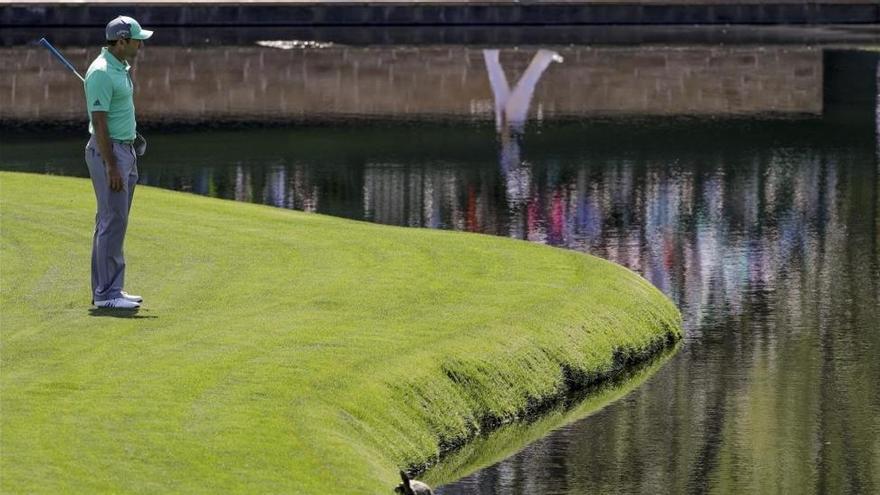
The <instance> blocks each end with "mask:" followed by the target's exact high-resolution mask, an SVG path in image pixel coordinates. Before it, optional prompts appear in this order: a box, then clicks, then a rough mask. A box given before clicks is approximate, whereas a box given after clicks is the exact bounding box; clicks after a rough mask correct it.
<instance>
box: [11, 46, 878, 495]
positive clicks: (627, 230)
mask: <svg viewBox="0 0 880 495" xmlns="http://www.w3.org/2000/svg"><path fill="white" fill-rule="evenodd" d="M415 50H416V51H418V49H415ZM432 50H433V51H432ZM455 50H457V49H449V50H447V52H448V53H453V54H458V53H465V52H458V51H455ZM613 50H614V49H612V51H613ZM712 50H714V49H712ZM712 50H710V52H711V51H712ZM556 52H558V53H559V54H560V55H561V56H562V57H563V58H564V61H563V62H561V63H558V62H551V63H550V64H549V65H547V67H545V68H544V69H543V70H544V71H546V72H544V73H543V74H541V75H540V76H539V77H538V82H536V84H537V88H536V89H535V88H533V89H534V92H528V93H529V94H528V95H526V96H528V98H526V99H530V101H527V102H525V103H523V102H522V101H520V102H519V103H518V104H519V105H523V104H525V105H527V106H528V112H527V115H526V117H519V118H518V117H517V115H518V114H517V112H516V111H509V112H506V113H505V111H501V113H500V114H499V113H498V109H499V105H497V104H498V102H499V89H498V88H497V87H496V88H495V89H494V90H493V88H492V86H491V85H490V82H489V77H488V72H487V69H488V68H489V67H491V60H490V59H487V58H485V57H486V55H485V52H483V50H482V49H474V50H472V51H468V52H467V53H465V55H466V56H467V59H468V60H469V62H468V65H467V67H468V68H469V69H468V70H471V71H472V72H474V73H476V74H478V76H474V75H473V74H471V75H469V76H467V77H479V78H482V79H474V80H481V81H482V85H481V86H479V90H478V91H480V92H481V93H480V94H479V95H477V96H475V97H473V98H470V99H468V98H451V99H450V100H449V102H448V103H447V104H446V106H445V107H443V108H444V110H443V111H439V110H436V109H437V108H440V107H438V106H434V107H432V106H430V105H428V106H426V107H425V108H427V109H428V110H426V112H425V113H426V114H430V115H428V116H427V117H424V118H419V117H418V116H415V117H414V116H413V114H411V113H406V115H407V117H406V118H405V119H400V118H397V117H396V115H395V114H394V112H393V111H391V110H389V109H388V108H385V109H384V110H383V109H381V108H380V109H379V110H382V112H384V113H382V112H379V113H380V114H381V115H378V116H377V115H375V114H374V115H370V116H367V117H364V116H361V117H359V118H349V117H341V115H343V114H345V113H346V112H345V109H344V108H343V109H341V110H339V112H336V113H334V112H333V111H330V112H329V116H328V115H322V116H320V119H318V122H317V123H315V122H312V121H310V120H309V119H308V118H304V119H302V120H300V121H298V124H297V125H295V126H282V127H273V128H259V129H253V128H244V129H237V130H236V129H231V130H212V131H199V130H195V128H192V127H188V128H186V129H184V130H178V131H171V130H167V129H166V130H165V131H163V130H162V129H161V128H160V127H159V126H158V125H156V124H154V125H153V126H152V127H150V126H146V127H147V131H149V132H147V134H148V139H149V140H150V151H149V154H148V156H147V157H146V158H145V159H143V161H142V164H141V177H142V182H143V183H145V184H150V185H156V186H160V187H165V188H170V189H176V190H183V191H190V192H194V193H198V194H206V195H211V196H217V197H222V198H229V199H236V200H240V201H250V202H258V203H265V204H270V205H275V206H279V207H285V208H296V209H300V210H305V211H311V212H317V213H324V214H330V215H337V216H343V217H348V218H354V219H363V220H368V221H373V222H379V223H385V224H392V225H405V226H411V227H429V228H441V229H455V230H467V231H473V232H482V233H489V234H494V235H502V236H510V237H515V238H520V239H526V240H529V241H534V242H541V243H546V244H552V245H556V246H560V247H564V248H568V249H575V250H579V251H583V252H589V253H592V254H595V255H598V256H601V257H604V258H607V259H610V260H613V261H615V262H617V263H620V264H622V265H624V266H627V267H629V268H631V269H633V270H635V271H637V272H639V273H641V274H642V275H643V276H645V277H646V278H647V279H648V280H650V281H651V282H652V283H654V284H655V285H656V286H657V287H659V288H660V289H662V290H663V291H664V292H665V293H666V294H667V295H669V297H671V298H672V299H673V300H674V301H675V302H676V304H677V305H678V306H679V307H680V308H681V311H682V314H683V316H684V323H685V330H686V336H685V339H684V342H683V345H682V347H681V349H680V350H679V351H678V352H677V353H676V354H675V355H674V356H673V357H671V358H670V359H669V360H668V361H666V363H665V365H663V366H662V367H660V369H659V370H658V371H656V372H654V373H653V375H651V376H650V377H649V378H646V379H645V381H644V382H643V383H642V384H641V385H640V386H638V388H637V389H635V390H634V391H632V392H630V393H629V394H627V395H625V396H624V397H623V398H621V399H619V400H617V401H614V402H611V403H610V404H608V405H606V407H604V409H602V410H601V411H599V412H597V413H595V414H593V415H591V416H589V417H587V418H585V419H583V420H581V421H578V422H575V423H573V424H570V425H568V426H565V427H563V428H561V429H559V430H557V431H555V432H553V433H550V434H549V435H547V436H545V437H543V438H540V439H539V440H537V441H535V442H533V443H531V444H529V445H527V446H526V445H517V446H516V448H513V449H512V452H513V451H516V450H518V449H519V448H520V447H524V448H523V449H522V450H521V451H520V452H518V453H516V454H514V455H513V456H512V457H510V458H508V459H506V460H503V461H501V462H498V463H496V464H493V465H491V466H489V467H483V466H481V465H477V464H475V465H473V466H472V467H471V468H468V467H467V466H464V467H460V468H458V469H457V470H456V472H457V473H458V474H459V475H461V474H468V473H470V472H471V471H473V469H477V468H482V469H479V470H478V471H476V472H473V473H470V474H469V475H468V476H466V477H464V478H463V479H460V480H451V479H447V477H445V476H447V475H445V474H443V469H439V468H438V469H436V470H434V472H433V474H432V472H428V473H427V474H426V477H427V479H429V480H430V481H432V482H433V483H439V484H442V483H447V484H445V485H444V486H442V487H441V488H439V490H438V492H439V493H442V494H458V493H467V494H471V493H486V494H490V493H505V494H506V493H524V494H535V493H538V494H540V493H544V494H550V493H553V494H558V493H570V494H580V493H596V492H598V493H685V492H698V493H702V492H707V491H711V492H721V493H754V492H761V493H766V492H771V493H876V492H878V491H880V385H878V384H880V359H878V358H877V356H878V352H880V309H878V307H880V158H878V155H880V146H878V133H880V107H878V96H877V95H878V86H880V85H878V80H877V79H878V72H877V71H878V68H877V55H876V54H871V53H867V52H855V51H847V50H830V49H818V48H815V47H794V48H787V49H785V50H781V51H780V50H777V49H776V48H773V47H769V48H764V47H744V48H737V49H736V50H734V52H723V53H722V56H720V57H716V59H714V60H716V61H717V62H712V61H711V60H713V59H712V58H711V57H712V56H717V55H718V54H717V53H716V52H712V53H709V56H710V58H709V59H707V60H709V62H708V67H709V68H710V69H706V67H707V65H706V64H705V63H704V62H698V61H695V59H694V57H695V54H698V55H699V54H705V53H706V49H705V48H702V47H699V48H695V49H685V50H675V51H673V52H665V51H663V49H653V50H651V49H646V50H641V49H633V50H632V51H630V52H626V53H624V54H623V55H625V56H629V62H626V63H632V64H634V71H631V72H628V73H626V74H630V75H629V76H626V75H625V74H624V75H621V74H620V73H616V74H611V75H609V78H610V80H609V81H608V82H607V83H606V85H605V88H608V90H607V91H606V93H605V95H604V96H602V97H599V98H592V99H591V97H590V96H589V95H583V94H582V93H584V92H589V91H590V88H591V87H592V86H590V85H586V84H585V83H583V82H582V81H579V80H572V79H571V77H573V76H572V74H574V73H565V72H564V71H563V74H567V75H566V76H565V77H562V76H560V74H559V71H562V70H563V69H562V68H563V67H565V66H566V64H570V65H569V67H570V66H571V65H577V64H585V63H588V64H592V65H591V66H590V67H592V69H591V70H592V72H590V75H591V78H592V79H594V80H595V81H598V77H599V76H598V75H597V74H599V73H600V72H603V71H605V72H607V71H609V70H611V69H609V67H611V68H613V67H617V65H615V63H609V64H605V65H603V62H602V60H604V59H603V53H600V52H596V51H594V50H592V49H589V48H584V49H582V50H581V49H579V48H577V47H568V48H566V49H564V50H563V49H557V50H556ZM426 53H433V54H435V55H437V52H436V49H426ZM535 53H537V52H536V50H528V51H527V53H524V54H520V55H514V59H508V63H509V60H514V63H513V64H512V65H507V66H505V70H506V76H507V78H508V79H509V80H510V81H509V86H510V88H509V89H511V94H510V95H507V97H509V98H510V99H516V98H517V97H516V96H515V95H514V93H516V90H515V85H516V82H515V81H517V80H518V79H517V78H518V77H519V74H521V73H522V71H524V70H525V68H526V66H527V65H528V64H529V63H531V61H533V60H535V59H534V58H533V57H534V54H535ZM658 53H663V54H665V55H664V56H665V58H664V59H663V60H664V61H663V62H662V64H663V65H662V67H659V64H660V63H661V62H659V60H660V59H659V58H658V57H657V54H658ZM670 53H671V55H670ZM713 53H714V55H713ZM613 55H615V56H620V55H621V53H617V52H616V53H613ZM340 56H341V55H340ZM345 56H346V57H350V56H366V55H364V53H356V54H354V55H352V54H346V55H345ZM437 56H438V57H441V55H437ZM445 56H447V55H442V57H445ZM442 57H441V58H442ZM489 57H491V55H489ZM516 57H519V58H516ZM766 57H769V60H775V61H777V65H778V66H779V67H780V72H778V73H774V72H773V71H772V70H770V69H766V70H757V71H755V72H752V73H750V72H748V71H745V72H744V71H742V70H740V69H737V68H736V67H738V65H737V64H747V65H748V64H751V65H753V66H755V67H758V69H761V67H765V66H764V65H762V60H764V58H766ZM585 60H588V61H589V62H584V61H585ZM615 60H619V58H618V59H615ZM701 60H702V59H701ZM501 61H502V65H504V63H505V53H504V52H502V59H501ZM484 62H485V65H481V64H483V63H484ZM621 63H622V62H621ZM701 64H702V65H701ZM713 64H714V65H713ZM731 64H733V66H734V68H733V69H730V66H731ZM790 64H791V67H794V66H796V68H793V69H792V70H790V71H786V68H787V67H789V65H790ZM770 65H772V64H770ZM511 67H513V68H515V69H518V70H511ZM596 67H598V68H596ZM658 67H659V68H658ZM713 67H714V69H712V68H713ZM725 67H727V69H726V68H725ZM600 69H601V70H600ZM536 70H537V69H536ZM700 70H702V71H705V74H704V75H703V76H699V77H696V78H694V77H690V76H688V75H687V74H691V75H693V74H694V73H695V72H698V71H700ZM481 71H482V72H481ZM652 71H653V72H652ZM713 72H715V73H717V74H716V75H717V78H719V79H723V80H724V81H726V82H724V83H723V84H720V85H715V80H716V79H715V78H714V77H713V75H712V74H713ZM633 74H639V75H633ZM682 74H685V75H684V76H682V77H678V79H677V78H676V76H677V75H679V76H680V75H682ZM361 77H367V76H364V75H363V74H361ZM627 77H632V78H636V79H632V80H630V79H627ZM689 77H690V78H689ZM750 78H751V79H750ZM786 81H787V82H786ZM543 83H546V84H547V85H549V86H550V87H552V88H556V90H557V91H561V89H559V88H566V87H571V88H572V90H571V91H573V92H575V93H578V94H580V96H576V97H575V96H558V95H555V94H549V93H548V90H547V88H546V87H543V86H542V85H541V84H543ZM679 83H680V84H683V85H688V84H696V85H697V87H696V88H690V89H687V91H685V93H686V95H690V96H688V102H687V104H683V103H681V102H680V100H676V98H677V97H676V95H675V94H674V88H675V87H676V86H675V85H676V84H679ZM468 84H470V83H467V84H464V85H463V86H462V88H465V89H466V88H467V87H468ZM474 84H476V83H474ZM596 84H597V85H598V84H599V83H598V82H596ZM475 87H476V86H475ZM615 88H623V89H624V90H625V91H627V92H629V96H630V98H624V97H618V96H615V93H614V90H615ZM646 88H647V89H646ZM465 89H461V88H459V90H461V91H465ZM475 91H477V90H475ZM658 95H667V96H662V98H666V100H664V101H665V103H664V102H659V103H658V102H656V101H652V100H651V98H655V99H656V98H661V96H658ZM500 96H503V95H500ZM623 96H626V95H623ZM487 98H488V99H487ZM520 98H524V96H522V95H520ZM565 98H568V100H566V99H565ZM579 98H580V99H579ZM500 99H501V100H502V101H503V100H504V98H500ZM439 100H442V98H441V97H438V101H439ZM630 100H632V101H630ZM697 100H700V101H697ZM461 101H464V102H465V103H467V104H465V105H464V106H457V105H458V103H456V102H459V103H460V102H461ZM468 102H469V103H468ZM486 102H488V104H487V103H486ZM435 103H436V102H435ZM344 104H349V105H361V106H362V105H364V102H363V101H357V102H347V103H346V102H342V103H340V105H344ZM388 105H391V103H388ZM437 105H439V103H438V104H437ZM566 105H568V106H566ZM514 106H515V105H514ZM500 107H503V108H502V110H504V108H508V107H505V106H504V105H500ZM358 108H361V107H358ZM364 108H366V107H364ZM389 108H390V107H389ZM432 108H433V109H434V110H435V111H432V110H431V109H432ZM560 109H563V110H564V111H562V110H560ZM514 110H515V109H514ZM676 110H678V111H676ZM440 114H442V115H440ZM34 134H35V133H34V132H24V131H21V130H17V131H16V130H12V129H10V128H9V127H8V126H7V127H6V128H5V129H4V130H3V131H2V132H0V142H2V148H0V167H2V169H4V170H28V171H34V172H45V173H55V174H65V175H76V176H86V174H87V172H86V170H85V167H84V164H83V163H82V147H83V145H84V142H85V139H84V136H83V135H82V131H78V132H70V131H59V130H54V131H53V130H43V131H40V132H39V136H38V137H34ZM83 201H92V198H83ZM134 208H136V209H138V208H143V209H148V208H149V204H144V203H138V201H137V198H136V199H135V205H134ZM133 228H136V226H133ZM602 405H605V404H604V403H603V404H602ZM526 436H527V435H525V434H523V435H522V437H523V438H525V437H526ZM525 441H526V440H525V439H523V440H522V443H524V442H525ZM516 443H517V442H516V441H513V444H516ZM485 448H487V449H492V448H497V446H493V444H492V443H491V442H487V446H486V447H485ZM474 457H475V458H480V457H483V458H484V457H485V456H480V455H475V456H474ZM441 467H442V466H441ZM449 482H451V483H449Z"/></svg>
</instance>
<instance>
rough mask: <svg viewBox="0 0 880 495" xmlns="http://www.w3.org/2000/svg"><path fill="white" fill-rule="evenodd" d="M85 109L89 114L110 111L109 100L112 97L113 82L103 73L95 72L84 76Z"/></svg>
mask: <svg viewBox="0 0 880 495" xmlns="http://www.w3.org/2000/svg"><path fill="white" fill-rule="evenodd" d="M85 86H86V108H88V110H89V113H90V114H91V113H92V112H108V111H110V98H111V97H112V96H113V82H112V81H111V80H110V76H109V75H107V73H106V72H103V71H95V72H92V73H91V74H89V75H88V76H86V82H85Z"/></svg>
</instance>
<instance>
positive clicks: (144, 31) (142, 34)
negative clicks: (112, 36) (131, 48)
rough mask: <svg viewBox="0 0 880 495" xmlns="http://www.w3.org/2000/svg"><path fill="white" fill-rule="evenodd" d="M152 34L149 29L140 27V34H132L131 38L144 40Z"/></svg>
mask: <svg viewBox="0 0 880 495" xmlns="http://www.w3.org/2000/svg"><path fill="white" fill-rule="evenodd" d="M152 35H153V32H152V31H150V30H149V29H141V32H140V34H139V35H137V36H132V37H131V39H134V40H146V39H149V38H150V36H152Z"/></svg>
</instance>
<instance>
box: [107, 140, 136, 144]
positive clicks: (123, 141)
mask: <svg viewBox="0 0 880 495" xmlns="http://www.w3.org/2000/svg"><path fill="white" fill-rule="evenodd" d="M110 141H113V142H114V143H119V144H134V139H110Z"/></svg>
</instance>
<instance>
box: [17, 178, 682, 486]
mask: <svg viewBox="0 0 880 495" xmlns="http://www.w3.org/2000/svg"><path fill="white" fill-rule="evenodd" d="M93 198H94V195H93V192H92V190H91V184H90V183H89V181H87V180H82V179H69V178H58V177H49V176H36V175H26V174H12V173H0V230H2V247H0V283H2V286H0V305H2V317H0V318H2V320H0V325H2V350H0V367H2V369H0V386H2V389H0V394H2V395H0V401H2V404H0V408H2V409H0V411H2V419H0V421H2V423H0V426H2V436H0V442H2V444H0V471H2V473H3V476H2V480H0V483H2V486H0V490H2V491H3V492H43V493H60V492H98V491H101V492H110V491H112V492H190V493H217V492H245V491H247V492H263V493H265V492H286V493H325V492H327V491H328V490H331V489H332V490H337V491H338V493H388V491H389V490H390V488H391V487H392V486H393V485H394V484H395V483H396V480H397V474H396V473H397V469H398V467H406V466H418V465H423V464H425V463H429V462H431V461H433V460H435V459H436V457H437V456H438V454H439V453H440V452H441V450H443V449H447V448H449V447H451V446H457V445H461V444H463V443H464V442H465V441H467V440H468V439H469V438H472V437H473V436H474V435H475V433H476V432H478V431H479V430H480V429H481V428H485V427H486V425H493V424H498V423H503V422H505V421H508V420H510V419H512V418H515V417H518V416H520V415H521V414H523V412H524V411H527V410H528V409H529V408H531V407H535V405H540V404H543V403H546V402H548V400H550V399H551V398H553V397H556V396H558V394H559V392H560V391H561V390H564V389H565V387H567V386H568V385H570V384H571V383H573V382H583V381H589V380H591V379H594V378H595V377H597V376H599V375H601V374H603V373H606V372H608V371H609V370H611V369H613V368H614V367H615V366H616V365H619V364H620V363H621V362H624V361H625V360H626V359H627V358H629V357H634V356H640V355H643V354H646V353H648V352H651V351H653V350H654V349H656V348H657V346H658V344H659V343H664V342H668V341H669V340H672V339H674V338H675V337H677V336H678V335H679V332H680V330H679V320H680V317H679V314H678V311H677V310H676V308H675V307H674V306H673V305H672V304H671V302H670V301H668V300H667V299H666V298H665V297H664V296H663V295H662V294H661V293H660V292H658V291H657V290H656V289H654V288H653V287H652V286H651V285H650V284H648V283H647V282H646V281H644V280H643V279H641V278H640V277H638V276H637V275H635V274H633V273H631V272H629V271H627V270H625V269H623V268H621V267H619V266H616V265H614V264H612V263H609V262H606V261H603V260H600V259H598V258H594V257H589V256H584V255H582V254H578V253H574V252H568V251H563V250H559V249H553V248H548V247H544V246H539V245H535V244H530V243H525V242H518V241H513V240H509V239H503V238H497V237H490V236H480V235H472V234H470V235H469V234H461V233H452V232H441V231H433V230H420V229H405V228H394V227H387V226H380V225H373V224H368V223H361V222H353V221H348V220H341V219H336V218H330V217H325V216H320V215H309V214H303V213H299V212H293V211H287V210H281V209H276V208H270V207H265V206H259V205H251V204H243V203H234V202H231V201H220V200H215V199H210V198H203V197H197V196H191V195H186V194H180V193H174V192H169V191H162V190H157V189H152V188H146V187H141V188H140V189H139V190H138V191H137V193H136V195H135V204H134V208H133V210H132V216H131V220H130V231H129V235H128V238H127V241H126V260H127V262H128V266H129V269H128V272H127V280H126V285H127V287H126V288H127V289H128V290H130V291H131V292H135V293H139V294H142V295H143V296H144V297H145V298H146V304H145V306H144V308H143V309H142V310H141V311H140V312H138V313H137V314H135V315H130V316H131V317H127V318H118V317H115V316H113V314H112V313H105V312H97V311H94V310H90V309H89V300H90V297H89V253H90V242H91V230H92V225H93V214H94V205H93V203H94V199H93Z"/></svg>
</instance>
